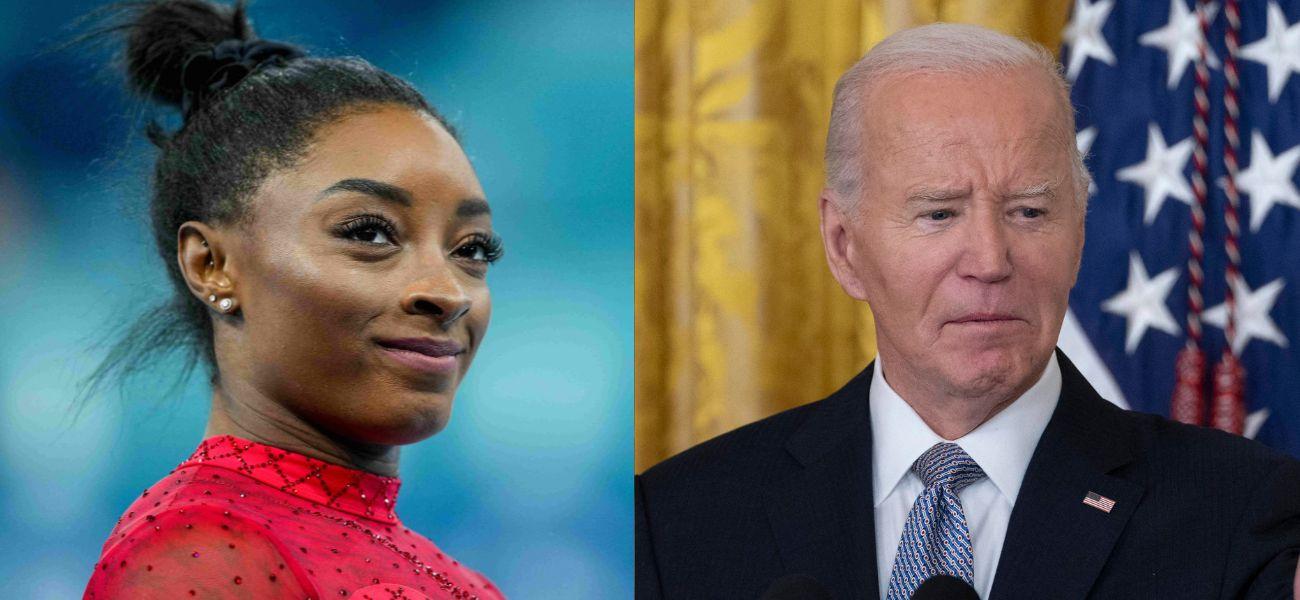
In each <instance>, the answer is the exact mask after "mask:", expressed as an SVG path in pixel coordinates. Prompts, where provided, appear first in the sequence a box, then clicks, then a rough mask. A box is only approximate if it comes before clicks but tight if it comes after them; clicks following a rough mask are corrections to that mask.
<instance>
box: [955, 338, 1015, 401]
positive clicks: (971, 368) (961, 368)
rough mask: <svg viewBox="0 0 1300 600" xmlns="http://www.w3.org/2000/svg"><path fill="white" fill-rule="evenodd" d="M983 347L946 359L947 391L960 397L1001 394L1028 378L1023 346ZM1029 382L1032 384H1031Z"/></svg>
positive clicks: (984, 396)
mask: <svg viewBox="0 0 1300 600" xmlns="http://www.w3.org/2000/svg"><path fill="white" fill-rule="evenodd" d="M1018 350H1020V351H1013V350H1011V349H1000V348H999V349H985V350H983V351H980V352H974V353H970V354H966V355H964V356H961V357H960V358H958V359H954V360H952V361H949V363H948V365H947V367H948V368H946V369H944V370H945V371H947V373H948V377H946V379H947V380H948V384H949V385H948V387H949V393H951V394H952V395H954V396H958V397H963V398H987V397H990V396H1001V395H1005V394H1007V393H1010V392H1011V391H1012V390H1015V389H1017V388H1019V387H1022V386H1024V384H1025V383H1026V381H1027V380H1028V379H1030V378H1031V377H1032V375H1031V374H1030V373H1029V372H1028V365H1027V364H1026V361H1025V360H1023V357H1022V356H1021V354H1022V352H1023V349H1018ZM1031 385H1032V383H1031Z"/></svg>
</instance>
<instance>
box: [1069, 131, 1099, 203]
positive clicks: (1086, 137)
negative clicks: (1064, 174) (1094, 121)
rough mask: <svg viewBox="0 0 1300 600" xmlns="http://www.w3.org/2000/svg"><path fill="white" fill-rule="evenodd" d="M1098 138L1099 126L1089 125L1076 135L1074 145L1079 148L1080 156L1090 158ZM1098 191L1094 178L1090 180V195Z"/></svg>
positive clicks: (1085, 158)
mask: <svg viewBox="0 0 1300 600" xmlns="http://www.w3.org/2000/svg"><path fill="white" fill-rule="evenodd" d="M1096 140H1097V128H1096V127H1089V128H1087V129H1084V130H1083V131H1080V132H1079V133H1076V134H1075V135H1074V145H1075V147H1076V148H1078V149H1079V156H1081V157H1083V159H1084V160H1087V159H1088V153H1089V152H1091V151H1092V143H1093V142H1094V141H1096ZM1095 193H1097V182H1096V181H1093V180H1092V179H1089V180H1088V195H1089V196H1092V195H1093V194H1095Z"/></svg>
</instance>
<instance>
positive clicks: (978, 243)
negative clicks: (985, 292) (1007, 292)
mask: <svg viewBox="0 0 1300 600" xmlns="http://www.w3.org/2000/svg"><path fill="white" fill-rule="evenodd" d="M998 212H999V211H998V210H996V209H995V210H988V211H976V212H975V214H973V215H972V218H971V219H970V220H969V221H968V222H967V228H966V239H965V241H964V243H965V246H964V248H963V251H962V254H961V259H960V260H959V261H958V263H957V274H958V275H961V276H962V277H970V278H972V279H977V280H979V281H982V282H984V283H996V282H999V281H1002V280H1004V279H1006V278H1008V277H1010V276H1011V269H1012V267H1011V245H1010V244H1009V243H1008V239H1007V231H1006V228H1005V223H1004V222H1003V219H1002V218H1001V215H999V214H998Z"/></svg>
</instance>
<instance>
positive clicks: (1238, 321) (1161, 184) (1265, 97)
mask: <svg viewBox="0 0 1300 600" xmlns="http://www.w3.org/2000/svg"><path fill="white" fill-rule="evenodd" d="M1233 47H1235V52H1234V51H1232V49H1231V48H1233ZM1202 57H1204V58H1203V59H1202ZM1061 58H1062V63H1063V64H1064V65H1065V69H1066V75H1067V78H1068V79H1069V80H1071V82H1072V83H1073V91H1072V94H1071V97H1072V100H1073V102H1074V106H1075V109H1076V113H1077V118H1078V134H1077V142H1078V145H1079V147H1080V149H1082V150H1085V151H1086V152H1087V153H1088V156H1089V158H1088V161H1087V162H1088V166H1089V169H1090V170H1091V172H1092V174H1093V176H1094V178H1095V180H1096V181H1095V185H1094V188H1093V189H1092V190H1091V193H1090V200H1089V209H1088V217H1087V238H1086V242H1085V245H1084V251H1083V264H1082V267H1081V269H1080V271H1079V279H1078V283H1077V285H1076V286H1075V287H1074V290H1073V291H1072V292H1071V296H1070V311H1069V314H1068V315H1067V317H1066V324H1065V327H1064V328H1063V330H1062V334H1061V347H1062V349H1063V350H1064V351H1065V352H1066V354H1067V355H1069V356H1070V358H1071V360H1073V361H1074V362H1075V363H1076V364H1078V365H1080V368H1081V370H1082V371H1083V372H1084V375H1085V376H1087V377H1088V379H1089V381H1091V382H1092V383H1093V384H1094V386H1095V387H1097V388H1098V390H1099V391H1100V392H1101V393H1102V395H1103V396H1106V397H1108V398H1109V399H1110V400H1112V401H1114V402H1115V403H1117V404H1120V405H1121V406H1125V407H1129V408H1133V409H1135V410H1141V411H1146V412H1153V413H1159V414H1163V415H1166V416H1168V415H1170V414H1171V403H1172V402H1173V398H1174V395H1175V389H1176V385H1175V384H1176V381H1177V377H1176V368H1175V366H1176V363H1177V361H1178V358H1179V356H1180V352H1184V353H1186V352H1187V351H1185V348H1187V347H1188V345H1189V340H1195V338H1196V337H1197V336H1196V335H1195V331H1196V329H1197V327H1198V326H1199V328H1200V336H1199V337H1200V343H1199V344H1193V345H1195V346H1196V347H1198V348H1200V349H1201V350H1202V351H1203V363H1202V364H1194V363H1191V362H1187V363H1184V367H1185V369H1184V372H1183V375H1184V381H1185V382H1187V383H1185V385H1184V387H1182V388H1180V389H1182V390H1183V391H1182V392H1180V393H1181V394H1183V396H1181V397H1183V398H1184V400H1185V401H1186V400H1188V399H1189V398H1190V399H1191V401H1193V402H1194V403H1195V404H1194V405H1192V404H1184V405H1183V411H1184V412H1182V413H1179V414H1178V415H1175V416H1181V417H1183V420H1200V421H1201V422H1202V423H1204V424H1213V423H1214V421H1213V418H1214V416H1215V415H1216V414H1218V413H1217V412H1216V410H1215V409H1214V407H1213V405H1212V399H1213V398H1214V397H1215V395H1216V378H1217V377H1219V376H1218V375H1216V368H1223V369H1228V367H1223V366H1220V363H1221V362H1222V361H1223V360H1224V358H1223V357H1224V353H1225V351H1227V349H1228V346H1229V344H1228V342H1227V331H1226V330H1227V329H1228V327H1229V324H1230V321H1229V319H1228V316H1229V310H1228V308H1227V305H1228V304H1229V296H1230V295H1231V297H1232V301H1233V302H1232V303H1233V304H1234V305H1235V310H1233V311H1231V312H1232V314H1233V315H1234V318H1233V319H1231V325H1232V326H1233V329H1234V331H1233V333H1232V336H1233V340H1232V343H1231V352H1232V356H1235V357H1237V358H1238V359H1240V365H1241V366H1242V367H1244V376H1241V377H1239V378H1237V379H1234V378H1233V377H1231V376H1226V377H1224V378H1222V379H1219V380H1218V382H1217V383H1219V384H1220V385H1219V388H1220V390H1221V392H1220V396H1221V398H1229V397H1230V396H1231V395H1232V393H1233V392H1232V390H1225V388H1224V385H1223V384H1227V387H1229V388H1231V387H1232V386H1234V385H1239V386H1240V388H1239V390H1238V397H1239V398H1240V404H1239V405H1238V406H1239V407H1240V408H1241V413H1240V414H1239V415H1238V417H1239V418H1238V420H1237V427H1238V428H1239V432H1240V433H1242V434H1243V435H1246V436H1248V437H1253V438H1255V439H1258V440H1259V441H1261V442H1263V443H1265V444H1267V445H1270V446H1273V447H1275V448H1278V449H1281V450H1284V451H1286V452H1289V453H1291V454H1292V455H1295V456H1300V352H1297V350H1300V348H1296V347H1294V346H1293V345H1300V191H1298V190H1297V183H1296V182H1297V177H1296V176H1297V165H1298V164H1300V0H1243V1H1241V2H1238V1H1237V0H1224V2H1204V1H1199V0H1134V1H1123V0H1076V2H1075V4H1074V7H1073V10H1072V16H1071V20H1070V22H1069V24H1068V25H1067V27H1066V29H1065V32H1064V48H1063V49H1062V54H1061ZM1198 71H1199V73H1198ZM1198 79H1200V80H1201V81H1198ZM1234 80H1235V85H1234ZM1198 104H1199V109H1200V110H1198ZM1234 108H1235V110H1234ZM1198 113H1199V120H1198ZM1198 128H1200V131H1201V132H1203V135H1201V136H1198V135H1197V131H1198ZM1234 132H1235V133H1236V135H1235V136H1234V135H1233V133H1234ZM1198 138H1199V139H1198ZM1234 138H1235V140H1236V143H1234V142H1233V140H1234ZM1233 157H1235V160H1236V169H1235V170H1234V169H1230V164H1231V161H1232V159H1233ZM1198 163H1199V164H1198ZM1200 165H1203V168H1198V166H1200ZM1234 187H1235V189H1236V191H1237V197H1238V198H1239V201H1238V203H1239V207H1238V208H1237V209H1236V216H1237V217H1239V223H1238V226H1237V227H1236V228H1235V229H1236V230H1237V231H1236V234H1235V235H1231V236H1230V235H1229V233H1230V232H1231V231H1232V228H1230V224H1231V223H1232V218H1233V215H1232V210H1230V209H1231V208H1232V204H1233V203H1232V202H1231V201H1230V193H1231V190H1232V189H1233V188H1234ZM1202 198H1203V203H1202V202H1201V199H1202ZM1198 209H1199V212H1200V214H1202V215H1203V221H1202V222H1203V227H1200V228H1198V227H1195V221H1196V220H1198V219H1195V215H1196V213H1197V211H1198ZM1198 232H1199V235H1194V234H1197V233H1198ZM1197 237H1199V247H1200V248H1202V249H1203V250H1202V252H1201V253H1202V254H1203V259H1202V260H1200V261H1197V260H1195V256H1196V254H1197V253H1195V252H1193V250H1192V248H1195V247H1198V241H1197V240H1196V239H1194V238H1197ZM1234 245H1235V246H1236V247H1237V248H1239V252H1238V253H1237V254H1238V256H1239V258H1238V260H1236V261H1233V260H1231V259H1230V257H1231V256H1232V254H1233V253H1232V251H1231V250H1232V246H1234ZM1189 259H1191V260H1189ZM1234 262H1235V263H1237V264H1235V265H1234V264H1233V263H1234ZM1198 269H1199V273H1200V276H1199V277H1195V276H1194V275H1195V274H1196V272H1197V270H1198ZM1234 269H1239V273H1240V276H1239V277H1235V278H1232V277H1230V275H1229V272H1230V271H1232V270H1234ZM1196 279H1199V280H1200V282H1199V285H1195V283H1196V281H1195V280H1196ZM1229 279H1232V280H1233V284H1232V285H1231V287H1229V285H1228V281H1229ZM1229 291H1231V294H1229ZM1198 296H1199V304H1200V308H1201V310H1199V311H1197V310H1193V307H1194V306H1195V305H1197V303H1198ZM1229 370H1230V371H1231V369H1229ZM1238 374H1240V373H1238ZM1198 375H1199V379H1198V377H1197V376H1198ZM1187 377H1190V379H1187ZM1198 381H1199V384H1198V383H1197V382H1198ZM1188 394H1190V395H1188ZM1224 394H1227V395H1224ZM1189 406H1190V407H1192V408H1195V409H1197V410H1193V411H1192V412H1190V413H1188V412H1186V411H1187V408H1188V407H1189ZM1224 406H1227V405H1224ZM1198 412H1199V413H1200V414H1197V413H1198ZM1188 415H1191V416H1190V417H1189V416H1188ZM1229 421H1230V420H1229ZM1229 428H1230V427H1229ZM1091 495H1092V494H1090V495H1089V496H1091ZM1084 502H1085V503H1088V500H1086V499H1085V500H1084ZM1089 504H1091V503H1089ZM1092 505H1094V506H1096V505H1095V504H1092ZM1099 508H1100V507H1099Z"/></svg>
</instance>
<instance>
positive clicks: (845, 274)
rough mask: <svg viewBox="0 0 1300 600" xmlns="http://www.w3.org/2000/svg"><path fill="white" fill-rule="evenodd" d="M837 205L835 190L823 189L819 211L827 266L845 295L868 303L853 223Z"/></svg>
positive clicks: (839, 204) (838, 203)
mask: <svg viewBox="0 0 1300 600" xmlns="http://www.w3.org/2000/svg"><path fill="white" fill-rule="evenodd" d="M841 206H842V204H841V203H840V202H838V201H836V197H835V190H832V189H830V188H823V189H822V194H821V198H820V199H819V205H818V209H819V210H820V212H821V227H822V246H824V247H825V249H826V262H827V263H828V264H829V265H830V267H831V275H834V276H835V280H836V281H838V282H840V287H842V288H844V293H846V294H848V295H849V296H851V297H853V298H854V299H856V300H863V301H865V300H866V299H867V294H866V286H865V285H863V282H862V279H861V277H860V276H859V275H858V269H857V267H858V265H857V264H856V263H857V262H858V260H859V259H860V258H861V253H860V251H859V248H858V247H857V240H856V239H855V238H854V237H853V236H852V235H851V234H850V232H849V226H850V225H851V220H850V219H849V218H848V215H846V214H845V213H844V212H843V210H842V209H841Z"/></svg>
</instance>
